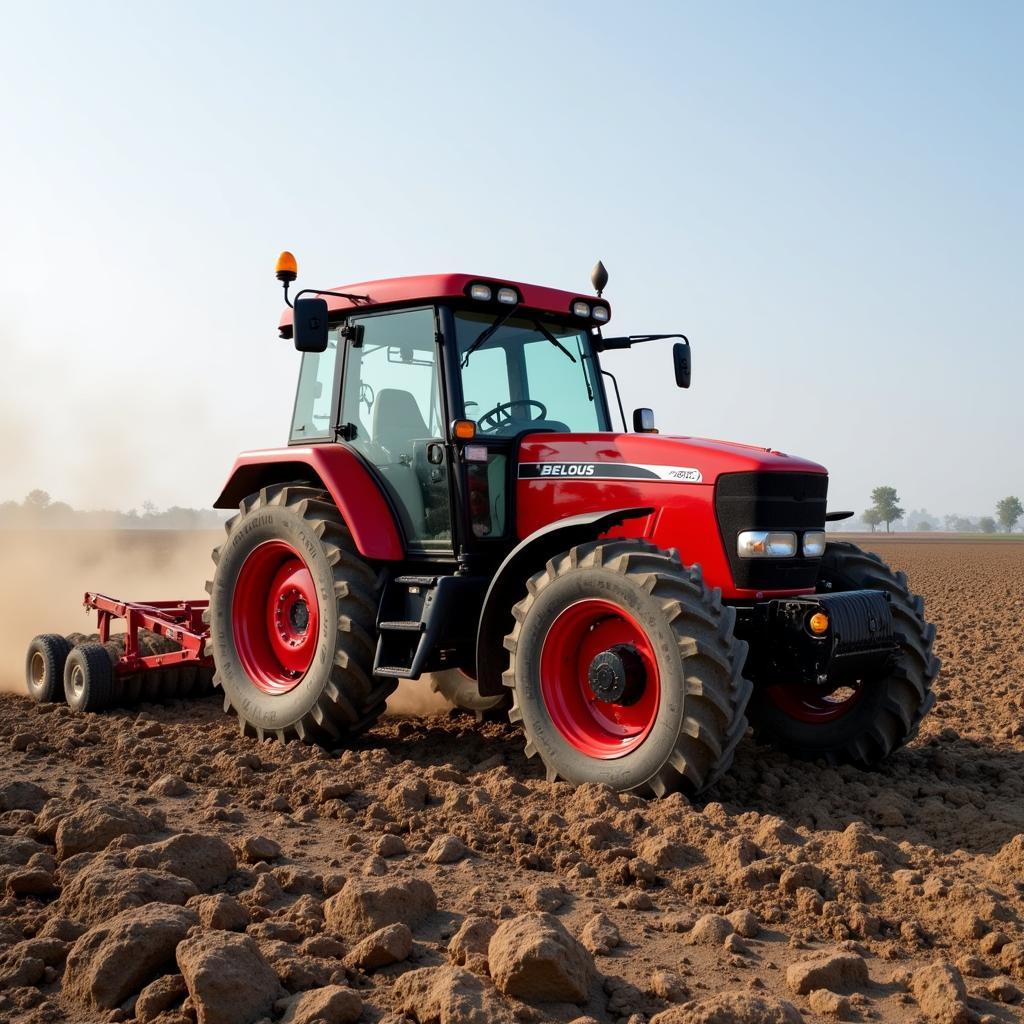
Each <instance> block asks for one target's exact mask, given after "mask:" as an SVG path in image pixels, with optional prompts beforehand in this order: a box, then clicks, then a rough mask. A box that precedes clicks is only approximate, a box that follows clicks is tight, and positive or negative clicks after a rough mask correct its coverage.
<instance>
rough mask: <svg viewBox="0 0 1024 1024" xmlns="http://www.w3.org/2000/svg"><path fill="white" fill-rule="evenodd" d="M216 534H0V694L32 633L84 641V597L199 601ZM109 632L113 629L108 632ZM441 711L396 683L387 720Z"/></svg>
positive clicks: (421, 685)
mask: <svg viewBox="0 0 1024 1024" xmlns="http://www.w3.org/2000/svg"><path fill="white" fill-rule="evenodd" d="M223 536H224V534H223V533H222V532H221V531H219V530H217V531H206V530H195V531H176V530H2V531H0V573H2V577H0V578H2V579H3V582H4V586H3V589H2V591H0V691H7V692H15V693H24V692H25V651H26V649H27V648H28V644H29V641H30V640H31V639H32V637H34V636H35V635H36V634H37V633H92V632H94V631H95V628H96V625H95V613H93V612H88V613H87V612H86V611H85V609H83V607H82V596H83V595H84V594H85V592H86V591H87V590H94V591H99V592H100V593H103V594H109V595H110V596H111V597H117V598H121V599H125V600H132V601H159V600H186V599H199V598H205V597H206V591H205V589H204V584H205V582H206V580H208V579H209V578H210V575H211V573H212V570H213V563H212V562H211V560H210V551H211V549H212V548H213V547H214V546H215V545H217V544H219V543H220V542H221V540H222V539H223ZM115 629H116V627H115ZM447 707H448V703H447V702H446V701H445V700H444V698H443V697H441V696H440V695H438V694H436V693H433V692H432V691H431V689H430V684H429V681H428V680H427V679H421V680H402V682H401V683H399V686H398V690H397V691H396V692H395V693H394V694H393V695H392V697H391V699H390V700H389V701H388V713H389V714H393V715H414V716H418V715H429V714H434V713H436V712H438V711H442V710H444V709H445V708H447Z"/></svg>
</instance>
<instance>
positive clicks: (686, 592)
mask: <svg viewBox="0 0 1024 1024" xmlns="http://www.w3.org/2000/svg"><path fill="white" fill-rule="evenodd" d="M513 616H514V618H515V627H514V628H513V630H512V632H511V633H510V634H509V635H508V636H507V637H506V638H505V647H506V648H507V649H508V651H509V653H510V662H509V668H508V670H507V671H506V672H505V674H504V676H503V677H502V681H503V682H504V684H505V686H507V687H508V688H509V689H510V690H511V691H512V693H513V697H514V702H513V706H512V710H511V711H510V712H509V718H510V719H511V720H512V721H513V722H521V723H522V726H523V730H524V732H525V733H526V740H527V743H526V753H527V755H529V756H532V755H534V754H539V755H540V758H541V760H542V761H543V762H544V765H545V767H546V768H547V775H548V778H549V779H551V780H554V779H556V778H562V779H565V780H566V781H567V782H572V783H577V784H580V783H604V784H607V785H609V786H611V787H612V788H613V789H616V790H620V791H621V790H635V791H638V792H642V793H650V794H654V795H656V796H662V795H664V794H665V793H668V792H670V791H673V790H678V789H681V790H684V791H685V792H688V793H697V792H700V791H701V790H702V789H705V788H706V787H707V786H709V785H711V784H712V783H713V782H715V781H716V780H717V779H718V778H719V777H720V776H721V775H722V774H723V773H724V772H725V771H726V770H727V769H728V768H729V766H730V764H731V763H732V759H733V753H734V751H735V748H736V745H737V743H739V741H740V739H741V738H742V736H743V734H744V733H745V731H746V727H747V720H746V717H745V716H744V710H745V708H746V704H747V700H748V699H749V696H750V689H751V687H750V683H749V682H748V681H747V680H745V679H744V678H743V676H742V674H741V673H742V670H743V662H744V659H745V658H746V653H747V645H746V643H745V642H744V641H742V640H737V639H736V638H735V637H734V636H733V627H734V625H735V621H736V613H735V611H734V610H733V609H732V608H729V607H727V606H725V605H723V604H722V599H721V594H720V592H719V591H718V590H717V589H716V590H711V589H709V588H708V587H706V586H705V585H704V581H703V578H702V575H701V571H700V568H699V567H698V566H693V567H691V568H686V567H684V566H683V565H682V564H681V563H680V561H679V557H678V555H677V554H676V553H675V552H674V551H672V552H669V551H663V550H661V549H660V548H657V547H655V546H654V545H653V544H650V543H648V542H646V541H640V540H606V541H596V542H593V543H590V544H583V545H580V546H579V547H575V548H572V549H571V550H570V551H567V552H566V553H565V554H563V555H560V556H558V557H556V558H554V559H552V560H551V561H550V562H548V564H547V567H546V568H545V569H544V570H543V571H542V572H539V573H537V574H536V575H535V576H533V577H532V578H531V579H530V580H529V582H528V584H527V594H526V596H525V597H524V598H523V599H522V600H521V601H520V602H519V603H518V604H517V605H515V607H514V608H513Z"/></svg>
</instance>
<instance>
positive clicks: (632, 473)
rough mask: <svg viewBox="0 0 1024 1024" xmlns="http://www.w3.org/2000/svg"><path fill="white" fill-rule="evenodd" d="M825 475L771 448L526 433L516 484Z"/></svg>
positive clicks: (659, 436) (697, 481)
mask: <svg viewBox="0 0 1024 1024" xmlns="http://www.w3.org/2000/svg"><path fill="white" fill-rule="evenodd" d="M776 471H788V472H800V473H822V474H824V473H826V472H827V471H826V469H825V467H824V466H821V465H819V464H818V463H816V462H809V461H808V460H806V459H801V458H797V457H796V456H792V455H786V454H785V453H783V452H779V451H775V450H774V449H772V448H757V447H755V446H753V445H746V444H736V443H735V442H732V441H712V440H708V439H706V438H701V437H671V436H667V435H664V434H530V435H527V436H526V437H525V438H523V441H522V445H521V448H520V453H519V478H520V480H530V479H544V478H549V477H561V478H567V477H570V478H571V477H575V478H577V479H580V480H608V481H610V480H650V481H652V482H653V481H658V480H660V481H665V482H674V483H680V484H691V485H701V484H709V485H714V483H715V481H716V480H717V478H718V477H719V476H720V475H721V474H723V473H744V472H747V473H749V472H769V473H770V472H776Z"/></svg>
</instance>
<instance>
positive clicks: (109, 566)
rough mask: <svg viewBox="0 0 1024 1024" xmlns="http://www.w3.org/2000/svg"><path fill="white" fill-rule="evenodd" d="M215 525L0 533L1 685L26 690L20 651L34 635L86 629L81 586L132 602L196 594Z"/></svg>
mask: <svg viewBox="0 0 1024 1024" xmlns="http://www.w3.org/2000/svg"><path fill="white" fill-rule="evenodd" d="M222 536H223V534H222V533H220V532H217V531H209V532H208V531H194V532H184V531H181V532H179V531H172V530H4V531H0V571H2V574H3V575H2V578H3V582H4V586H3V590H2V592H0V690H6V691H15V692H17V693H24V692H25V661H24V659H25V651H26V648H27V647H28V643H29V641H30V640H31V639H32V637H34V636H35V635H36V634H37V633H91V632H94V631H95V628H96V626H95V613H92V612H90V613H87V612H86V611H85V610H84V609H83V608H82V596H83V595H84V593H85V592H86V591H87V590H97V591H100V592H101V593H104V594H109V595H110V596H111V597H118V598H122V599H129V600H134V601H156V600H163V599H172V600H176V599H181V600H184V599H189V598H191V599H198V598H203V597H205V596H206V591H205V590H204V589H203V585H204V583H205V582H206V580H207V579H209V577H210V574H211V571H212V569H213V563H212V562H211V561H210V551H211V549H212V548H213V547H214V545H216V544H218V543H220V540H221V538H222Z"/></svg>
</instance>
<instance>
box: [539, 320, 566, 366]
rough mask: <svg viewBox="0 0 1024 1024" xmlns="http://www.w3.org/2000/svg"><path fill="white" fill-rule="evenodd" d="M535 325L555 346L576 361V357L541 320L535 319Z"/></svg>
mask: <svg viewBox="0 0 1024 1024" xmlns="http://www.w3.org/2000/svg"><path fill="white" fill-rule="evenodd" d="M533 326H534V327H536V328H537V330H538V331H540V333H541V334H543V335H544V337H545V338H547V339H548V341H550V342H551V344H552V345H554V346H555V348H560V349H561V350H562V351H563V352H564V353H565V354H566V355H567V356H568V357H569V358H570V359H571V360H572V361H573V362H574V363H575V362H576V357H575V356H574V355H573V354H572V353H571V352H570V351H569V350H568V349H567V348H566V347H565V346H564V345H563V344H562V343H561V342H560V341H559V340H558V339H557V338H556V337H555V336H554V335H553V334H552V333H551V332H550V331H549V330H548V329H547V328H546V327H545V326H544V325H543V324H542V323H541V322H540V321H539V320H534V321H533Z"/></svg>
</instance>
